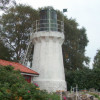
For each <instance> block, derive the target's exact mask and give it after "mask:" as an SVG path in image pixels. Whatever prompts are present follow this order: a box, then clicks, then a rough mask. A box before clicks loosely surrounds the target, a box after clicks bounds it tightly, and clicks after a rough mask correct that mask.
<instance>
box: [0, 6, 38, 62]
mask: <svg viewBox="0 0 100 100" xmlns="http://www.w3.org/2000/svg"><path fill="white" fill-rule="evenodd" d="M36 19H38V12H37V11H36V10H35V9H32V8H31V7H29V6H24V5H18V6H16V7H12V8H10V9H9V10H7V11H6V13H5V14H3V15H2V18H1V25H2V28H1V32H2V36H3V37H5V38H6V39H7V40H8V42H9V43H10V45H11V46H12V48H13V49H12V50H13V51H14V52H15V54H14V56H13V60H14V61H17V62H19V61H20V60H21V58H22V57H23V55H24V53H25V50H26V46H27V45H28V42H29V36H30V33H31V27H32V24H33V22H34V21H35V20H36Z"/></svg>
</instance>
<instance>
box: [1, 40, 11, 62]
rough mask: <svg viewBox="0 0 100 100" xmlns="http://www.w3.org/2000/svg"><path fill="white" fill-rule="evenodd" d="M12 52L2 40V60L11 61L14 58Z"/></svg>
mask: <svg viewBox="0 0 100 100" xmlns="http://www.w3.org/2000/svg"><path fill="white" fill-rule="evenodd" d="M12 55H13V54H12V51H11V50H10V49H9V48H7V47H6V46H5V45H4V43H3V42H2V41H1V40H0V59H4V60H8V61H9V60H11V57H12Z"/></svg>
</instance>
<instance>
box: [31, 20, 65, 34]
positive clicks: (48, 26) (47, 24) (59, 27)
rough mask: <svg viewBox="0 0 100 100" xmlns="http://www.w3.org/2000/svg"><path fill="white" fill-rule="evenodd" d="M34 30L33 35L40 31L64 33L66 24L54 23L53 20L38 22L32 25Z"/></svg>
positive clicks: (61, 22)
mask: <svg viewBox="0 0 100 100" xmlns="http://www.w3.org/2000/svg"><path fill="white" fill-rule="evenodd" d="M32 29H33V33H35V32H39V31H58V32H61V33H64V23H63V21H59V20H57V21H56V22H54V20H51V19H42V20H36V21H35V22H34V23H33V25H32Z"/></svg>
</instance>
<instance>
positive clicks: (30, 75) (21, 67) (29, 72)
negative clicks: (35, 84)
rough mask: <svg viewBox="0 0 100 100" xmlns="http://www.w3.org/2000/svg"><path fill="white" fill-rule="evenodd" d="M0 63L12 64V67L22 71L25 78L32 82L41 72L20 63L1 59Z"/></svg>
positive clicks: (3, 64)
mask: <svg viewBox="0 0 100 100" xmlns="http://www.w3.org/2000/svg"><path fill="white" fill-rule="evenodd" d="M0 65H2V66H8V65H11V66H12V67H14V70H19V71H20V72H21V74H22V75H23V76H24V77H25V80H26V81H27V82H28V83H31V82H32V80H33V78H34V77H38V76H39V73H37V72H35V71H34V70H32V69H30V68H28V67H26V66H24V65H22V64H20V63H16V62H11V61H6V60H2V59H0Z"/></svg>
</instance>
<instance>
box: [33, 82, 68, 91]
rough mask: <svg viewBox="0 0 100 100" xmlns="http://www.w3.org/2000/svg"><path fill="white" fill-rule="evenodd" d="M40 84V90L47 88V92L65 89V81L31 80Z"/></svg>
mask: <svg viewBox="0 0 100 100" xmlns="http://www.w3.org/2000/svg"><path fill="white" fill-rule="evenodd" d="M33 82H34V83H37V84H38V85H39V86H40V90H47V92H57V91H67V85H66V82H65V81H63V80H62V81H60V80H58V81H54V80H52V81H33Z"/></svg>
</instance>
